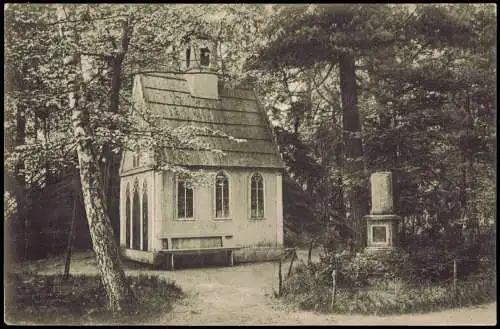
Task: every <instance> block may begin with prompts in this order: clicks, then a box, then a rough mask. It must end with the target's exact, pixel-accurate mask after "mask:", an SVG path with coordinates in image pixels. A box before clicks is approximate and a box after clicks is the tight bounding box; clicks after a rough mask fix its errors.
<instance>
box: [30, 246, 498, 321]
mask: <svg viewBox="0 0 500 329" xmlns="http://www.w3.org/2000/svg"><path fill="white" fill-rule="evenodd" d="M134 267H135V266H134ZM134 267H131V266H128V265H127V269H126V271H127V274H131V275H138V274H140V273H145V272H147V273H148V274H157V275H159V276H162V277H166V278H169V279H171V280H174V281H176V282H177V283H178V284H179V285H180V286H181V287H182V289H183V290H184V291H185V293H186V297H185V298H184V299H183V300H181V301H180V302H179V303H177V304H176V306H175V307H174V310H173V311H172V312H169V313H166V314H164V315H162V316H160V317H159V318H157V319H152V320H151V322H150V323H148V324H172V325H175V324H177V325H201V324H211V325H217V324H295V325H301V324H311V325H321V324H330V325H332V324H337V325H343V324H366V325H380V324H390V325H393V324H402V325H427V324H444V325H450V324H455V325H460V324H484V325H488V324H490V325H492V324H495V323H496V303H492V304H487V305H483V306H477V307H470V308H462V309H452V310H446V311H441V312H435V313H427V314H410V315H399V316H390V317H381V316H361V315H334V314H331V315H330V314H328V315H327V314H318V313H314V312H305V311H300V310H297V309H295V310H292V309H290V307H288V306H285V305H283V304H282V303H281V302H280V301H277V300H276V299H274V298H273V287H274V289H276V285H277V283H276V282H275V281H276V277H277V275H276V274H277V266H276V265H275V264H273V263H254V264H241V265H237V266H234V267H212V268H202V269H200V268H198V269H180V270H177V271H175V272H170V271H144V270H138V269H137V267H135V268H134ZM62 269H63V264H62V262H60V261H59V262H57V261H56V262H54V261H53V262H44V263H40V264H38V269H37V270H38V272H40V273H54V272H59V273H60V272H62ZM71 272H72V273H73V274H77V273H80V274H83V273H87V274H88V273H96V272H97V271H96V268H95V263H94V260H93V257H89V254H87V255H85V254H76V255H75V257H74V258H73V261H72V264H71Z"/></svg>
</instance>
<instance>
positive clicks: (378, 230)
mask: <svg viewBox="0 0 500 329" xmlns="http://www.w3.org/2000/svg"><path fill="white" fill-rule="evenodd" d="M365 219H366V232H367V245H366V251H368V252H370V251H384V250H388V251H391V250H394V249H395V248H396V245H397V242H398V239H399V236H398V226H399V221H400V220H401V217H400V216H398V215H367V216H365Z"/></svg>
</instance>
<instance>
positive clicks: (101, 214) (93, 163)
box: [57, 5, 136, 312]
mask: <svg viewBox="0 0 500 329" xmlns="http://www.w3.org/2000/svg"><path fill="white" fill-rule="evenodd" d="M57 9H58V10H57V12H58V20H59V21H66V20H69V19H68V17H67V15H66V12H65V8H64V7H63V5H59V6H58V8H57ZM63 25H64V23H63V24H61V30H60V33H61V35H62V37H63V38H64V39H66V40H69V41H71V42H74V43H76V44H77V41H78V35H77V34H76V33H75V32H74V31H73V30H72V29H71V28H67V27H66V26H63ZM82 60H85V57H83V56H81V55H79V54H74V55H72V56H69V57H67V58H65V60H64V63H65V65H66V66H67V68H68V71H70V72H69V74H68V78H69V79H68V80H69V81H68V87H69V90H70V93H69V107H70V110H71V113H72V126H73V134H74V136H75V138H76V140H77V143H78V144H77V155H78V165H79V170H80V180H81V188H82V194H83V200H84V205H85V212H86V215H87V221H88V224H89V229H90V236H91V239H92V246H93V249H94V252H95V255H96V258H97V265H98V269H99V273H100V276H101V281H102V283H103V286H104V289H105V291H106V295H107V298H108V308H109V310H110V311H112V312H123V311H125V312H126V311H130V310H132V309H133V308H134V307H135V305H136V298H135V295H134V293H133V291H132V289H131V288H130V285H129V283H128V282H127V279H126V277H125V272H124V271H123V266H122V263H121V260H120V255H119V249H118V245H117V243H116V241H115V239H114V237H113V229H112V227H111V224H110V221H109V217H108V214H107V211H106V205H105V203H104V193H103V179H102V177H101V171H100V168H99V166H98V164H97V159H98V156H97V154H96V153H97V152H96V150H95V149H94V147H93V143H92V140H93V136H92V131H91V129H90V122H89V117H90V113H89V110H88V108H87V107H86V104H85V96H84V92H83V91H84V86H85V82H88V80H90V75H89V74H87V72H85V71H83V68H85V67H87V66H86V65H82Z"/></svg>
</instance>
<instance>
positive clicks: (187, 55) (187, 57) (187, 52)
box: [186, 47, 191, 67]
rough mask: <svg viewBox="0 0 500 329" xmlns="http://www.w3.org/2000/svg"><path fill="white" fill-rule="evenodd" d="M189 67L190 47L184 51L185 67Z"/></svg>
mask: <svg viewBox="0 0 500 329" xmlns="http://www.w3.org/2000/svg"><path fill="white" fill-rule="evenodd" d="M189 65H191V47H189V48H187V49H186V67H189Z"/></svg>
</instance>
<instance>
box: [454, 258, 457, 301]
mask: <svg viewBox="0 0 500 329" xmlns="http://www.w3.org/2000/svg"><path fill="white" fill-rule="evenodd" d="M453 291H454V292H455V293H457V260H456V259H454V260H453Z"/></svg>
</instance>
